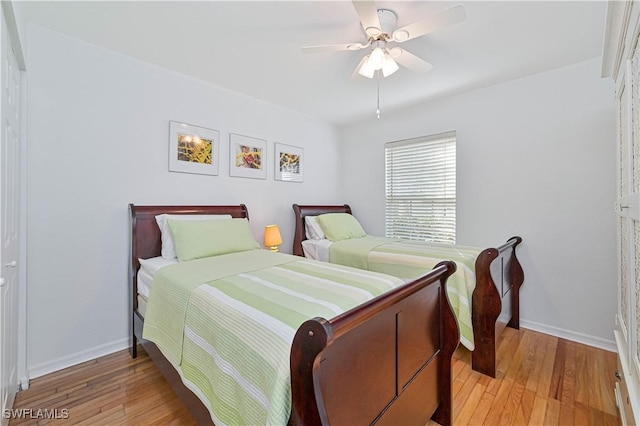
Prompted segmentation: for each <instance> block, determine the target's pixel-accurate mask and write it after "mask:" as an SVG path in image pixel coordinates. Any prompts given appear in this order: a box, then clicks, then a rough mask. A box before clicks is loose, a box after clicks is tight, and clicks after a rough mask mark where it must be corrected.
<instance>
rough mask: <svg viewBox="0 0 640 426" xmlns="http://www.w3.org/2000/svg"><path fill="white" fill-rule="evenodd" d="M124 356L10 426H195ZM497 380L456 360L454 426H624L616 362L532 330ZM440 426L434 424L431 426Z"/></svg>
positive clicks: (95, 366) (46, 396) (75, 380)
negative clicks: (46, 414)
mask: <svg viewBox="0 0 640 426" xmlns="http://www.w3.org/2000/svg"><path fill="white" fill-rule="evenodd" d="M140 352H142V355H140V356H138V358H137V359H131V357H130V356H129V354H128V352H127V351H121V352H117V353H115V354H112V355H108V356H105V357H102V358H99V359H97V360H93V361H89V362H85V363H83V364H80V365H77V366H74V367H71V368H67V369H65V370H62V371H58V372H56V373H52V374H49V375H47V376H44V377H39V378H37V379H34V380H32V382H31V387H30V388H29V389H28V390H26V391H23V392H20V393H19V394H18V396H17V398H16V402H15V404H14V408H17V409H20V408H24V409H32V410H33V411H32V413H33V414H37V411H36V410H38V409H49V410H51V409H58V410H59V411H58V415H64V412H62V411H61V410H63V409H67V410H68V419H63V420H43V419H40V420H35V419H30V420H17V419H14V420H11V422H10V426H13V425H36V424H38V425H40V424H65V425H66V424H85V425H119V424H131V425H152V424H153V425H158V424H160V425H163V424H172V425H195V422H194V421H193V419H192V418H191V417H190V415H189V413H188V412H187V411H186V409H185V408H184V406H183V405H182V404H181V402H180V401H179V400H178V398H177V397H176V396H175V395H174V394H173V391H172V390H171V388H170V387H169V385H168V384H167V383H166V382H165V381H164V379H163V378H162V376H161V374H160V373H159V372H158V370H157V369H156V368H155V366H154V365H153V363H152V362H151V360H150V359H149V358H148V357H147V356H146V355H145V354H144V351H139V353H140ZM498 360H499V365H498V370H499V371H498V377H497V378H496V379H491V378H489V377H486V376H484V375H482V374H480V373H477V372H475V371H473V370H471V366H470V363H471V355H470V352H468V351H467V350H466V349H464V348H462V347H461V348H459V349H458V351H457V352H456V355H455V359H454V365H453V368H454V379H453V383H454V385H453V387H454V401H453V407H454V424H456V425H466V424H470V425H481V424H484V425H499V424H502V425H527V424H528V425H545V426H547V425H597V426H600V425H619V424H620V420H619V417H618V414H617V409H616V406H615V400H614V394H613V387H614V381H615V378H614V371H615V367H616V357H615V354H614V353H611V352H607V351H603V350H600V349H595V348H592V347H589V346H585V345H581V344H579V343H574V342H570V341H567V340H563V339H558V338H556V337H551V336H548V335H545V334H540V333H536V332H533V331H529V330H513V329H509V328H508V329H507V330H506V331H505V333H504V334H503V338H502V340H501V341H500V344H499V347H498ZM430 424H435V423H430Z"/></svg>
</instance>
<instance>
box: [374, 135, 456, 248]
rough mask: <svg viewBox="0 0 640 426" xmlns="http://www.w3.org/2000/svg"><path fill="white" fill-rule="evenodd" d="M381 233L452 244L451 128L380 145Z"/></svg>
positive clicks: (453, 155) (453, 179) (453, 141)
mask: <svg viewBox="0 0 640 426" xmlns="http://www.w3.org/2000/svg"><path fill="white" fill-rule="evenodd" d="M385 234H386V236H387V237H391V238H402V239H409V240H420V241H432V242H439V243H447V244H455V242H456V132H455V131H452V132H446V133H440V134H436V135H431V136H424V137H418V138H413V139H406V140H401V141H395V142H388V143H386V144H385Z"/></svg>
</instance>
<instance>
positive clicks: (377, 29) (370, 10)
mask: <svg viewBox="0 0 640 426" xmlns="http://www.w3.org/2000/svg"><path fill="white" fill-rule="evenodd" d="M352 3H353V7H354V8H355V9H356V12H357V13H358V17H359V18H360V23H361V24H362V28H363V29H364V32H365V33H366V34H367V36H368V37H377V36H379V35H380V34H382V29H381V28H382V26H381V25H380V18H378V7H377V6H376V3H375V2H374V1H372V0H352Z"/></svg>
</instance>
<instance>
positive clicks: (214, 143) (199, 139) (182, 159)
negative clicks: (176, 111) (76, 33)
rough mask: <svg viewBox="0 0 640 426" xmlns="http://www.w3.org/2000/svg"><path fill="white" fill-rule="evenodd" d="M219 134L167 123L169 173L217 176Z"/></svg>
mask: <svg viewBox="0 0 640 426" xmlns="http://www.w3.org/2000/svg"><path fill="white" fill-rule="evenodd" d="M218 152H220V132H218V131H217V130H212V129H205V128H204V127H198V126H192V125H191V124H185V123H179V122H177V121H170V122H169V171H170V172H181V173H197V174H202V175H217V174H218V166H219V163H220V161H219V158H218Z"/></svg>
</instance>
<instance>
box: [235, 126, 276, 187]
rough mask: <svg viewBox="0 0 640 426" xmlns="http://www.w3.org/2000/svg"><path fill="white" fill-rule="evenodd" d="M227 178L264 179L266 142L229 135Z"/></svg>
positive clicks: (265, 171)
mask: <svg viewBox="0 0 640 426" xmlns="http://www.w3.org/2000/svg"><path fill="white" fill-rule="evenodd" d="M229 176H237V177H245V178H253V179H266V178H267V141H266V140H264V139H257V138H252V137H249V136H243V135H238V134H235V133H230V134H229Z"/></svg>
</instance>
